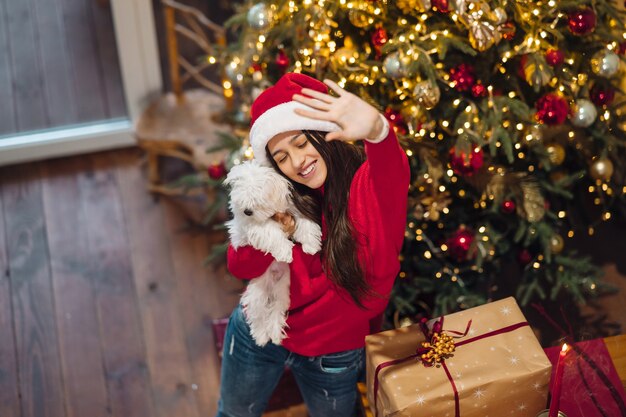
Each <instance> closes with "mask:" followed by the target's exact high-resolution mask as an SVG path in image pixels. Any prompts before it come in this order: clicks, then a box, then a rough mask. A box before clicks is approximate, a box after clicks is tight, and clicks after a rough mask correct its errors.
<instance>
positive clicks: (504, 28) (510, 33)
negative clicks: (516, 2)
mask: <svg viewBox="0 0 626 417" xmlns="http://www.w3.org/2000/svg"><path fill="white" fill-rule="evenodd" d="M516 29H517V28H516V26H515V23H513V22H510V21H509V22H505V23H503V24H502V25H500V28H499V29H498V30H499V31H500V33H502V39H504V40H505V41H510V40H511V39H513V38H514V37H515V31H516Z"/></svg>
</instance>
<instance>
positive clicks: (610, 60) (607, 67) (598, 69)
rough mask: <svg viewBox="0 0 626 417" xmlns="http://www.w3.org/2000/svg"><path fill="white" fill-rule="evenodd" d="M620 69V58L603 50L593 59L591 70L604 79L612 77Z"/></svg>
mask: <svg viewBox="0 0 626 417" xmlns="http://www.w3.org/2000/svg"><path fill="white" fill-rule="evenodd" d="M618 69H619V57H618V56H617V54H616V53H615V52H612V51H609V50H608V49H602V50H601V51H598V52H596V53H595V54H594V55H593V57H592V58H591V70H592V71H593V72H594V73H596V74H598V75H601V76H603V77H611V76H613V75H615V73H617V70H618Z"/></svg>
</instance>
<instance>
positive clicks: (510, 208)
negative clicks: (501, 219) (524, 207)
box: [502, 200, 515, 214]
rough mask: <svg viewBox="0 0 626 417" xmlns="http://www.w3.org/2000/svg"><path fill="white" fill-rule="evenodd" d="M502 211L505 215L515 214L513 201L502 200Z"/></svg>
mask: <svg viewBox="0 0 626 417" xmlns="http://www.w3.org/2000/svg"><path fill="white" fill-rule="evenodd" d="M502 211H503V212H505V213H506V214H511V213H513V212H515V201H513V200H504V201H503V202H502Z"/></svg>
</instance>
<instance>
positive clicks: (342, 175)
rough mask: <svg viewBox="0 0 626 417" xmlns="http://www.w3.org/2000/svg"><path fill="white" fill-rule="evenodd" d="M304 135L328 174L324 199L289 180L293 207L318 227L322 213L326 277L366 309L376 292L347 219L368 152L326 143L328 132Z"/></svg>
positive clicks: (351, 225)
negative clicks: (355, 180) (356, 178)
mask: <svg viewBox="0 0 626 417" xmlns="http://www.w3.org/2000/svg"><path fill="white" fill-rule="evenodd" d="M302 133H304V135H305V136H306V137H307V139H308V140H309V142H311V144H312V145H313V147H315V149H317V151H318V152H319V154H320V155H321V156H322V158H323V159H324V162H326V167H327V174H326V181H325V182H324V195H323V196H322V195H321V193H320V192H319V191H317V190H313V189H311V188H309V187H307V186H306V185H303V184H299V183H297V182H294V181H291V180H290V181H291V184H292V185H293V188H294V193H293V198H294V204H295V206H296V207H297V208H298V210H300V212H301V213H302V214H303V215H305V216H306V217H308V218H309V219H311V220H312V221H315V222H317V223H318V224H321V221H322V214H323V216H324V219H325V220H326V230H327V233H326V234H327V238H326V240H325V241H324V243H323V245H322V259H323V262H324V265H325V267H326V272H327V276H328V278H329V279H330V280H331V281H332V282H333V283H334V284H335V285H338V286H339V287H341V288H343V289H345V290H346V291H347V292H348V294H350V297H352V299H353V300H354V302H355V303H356V304H357V305H358V306H359V307H361V308H364V306H363V303H362V302H361V300H362V299H363V298H364V297H367V296H370V295H372V294H373V292H372V289H371V287H370V285H369V284H368V283H367V281H366V280H365V276H364V275H363V268H362V266H361V263H360V262H359V259H358V255H357V244H356V239H355V233H356V231H355V229H354V225H353V224H352V222H351V221H350V219H349V218H348V197H349V195H350V185H351V184H352V178H353V177H354V174H355V173H356V171H357V169H359V167H360V166H361V165H362V164H363V162H364V161H365V153H364V152H363V150H362V149H361V148H360V147H358V146H355V145H350V144H348V143H345V142H342V141H340V140H333V141H330V142H327V141H326V140H325V136H326V133H325V132H318V131H311V130H304V131H302ZM266 152H267V158H268V159H269V160H270V161H271V163H272V166H273V167H274V168H275V169H276V171H278V172H279V173H281V174H282V175H283V176H284V177H286V178H287V176H286V175H284V174H283V173H282V171H281V170H280V168H279V167H278V164H277V163H276V161H274V158H273V157H272V156H271V154H270V152H269V150H268V149H267V148H266Z"/></svg>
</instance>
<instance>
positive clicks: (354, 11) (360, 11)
mask: <svg viewBox="0 0 626 417" xmlns="http://www.w3.org/2000/svg"><path fill="white" fill-rule="evenodd" d="M373 16H374V5H372V4H371V3H370V2H368V1H358V2H356V3H355V4H353V8H351V9H350V11H348V20H350V23H352V24H353V25H354V26H356V27H358V28H361V29H364V28H367V27H370V26H371V25H373V24H374V17H373Z"/></svg>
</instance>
